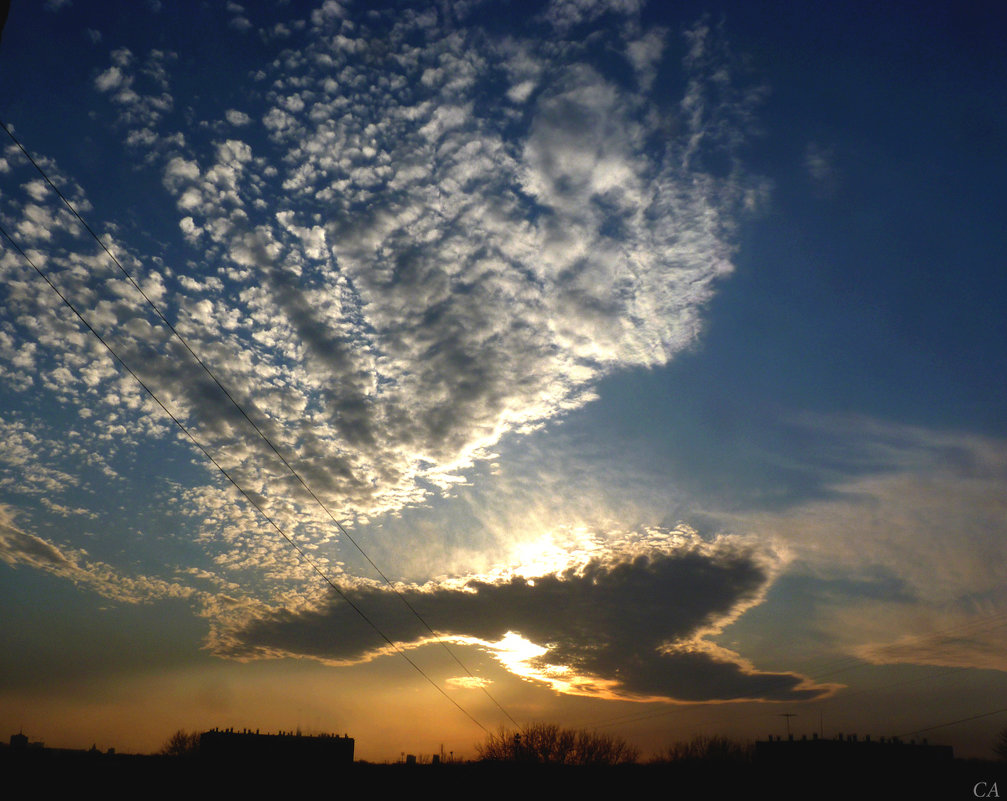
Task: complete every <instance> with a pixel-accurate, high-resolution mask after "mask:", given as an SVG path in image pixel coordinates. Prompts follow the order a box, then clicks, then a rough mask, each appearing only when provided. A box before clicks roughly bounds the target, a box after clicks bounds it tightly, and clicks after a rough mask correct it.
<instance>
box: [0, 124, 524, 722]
mask: <svg viewBox="0 0 1007 801" xmlns="http://www.w3.org/2000/svg"><path fill="white" fill-rule="evenodd" d="M0 127H3V129H4V131H5V132H6V134H7V136H8V137H10V139H11V141H12V142H13V143H14V144H15V145H16V146H17V148H18V149H19V150H20V151H21V153H22V154H23V155H24V156H25V158H27V159H28V161H29V162H30V163H31V165H32V166H33V167H34V168H35V170H36V171H37V172H38V173H39V175H41V176H42V178H43V180H44V181H45V182H46V183H47V184H48V185H49V187H50V188H51V189H52V190H53V191H54V192H55V193H56V196H57V197H58V198H59V199H60V200H61V201H62V202H63V204H64V205H65V206H66V207H67V209H68V210H69V211H70V213H71V214H72V215H73V216H74V217H75V218H76V219H77V221H78V222H79V223H80V224H81V225H82V226H83V227H84V230H86V231H87V232H88V234H90V235H91V237H92V238H93V239H94V240H95V242H97V243H98V245H99V246H100V247H101V249H102V250H103V251H104V252H105V254H106V255H107V256H108V257H109V259H111V260H112V262H113V263H114V264H115V265H116V267H118V268H119V271H120V272H121V273H122V274H123V275H124V276H125V277H126V280H127V281H128V282H129V284H130V285H131V286H132V287H133V289H135V290H136V291H137V292H138V293H139V295H140V296H141V297H142V298H143V299H144V301H146V303H147V305H148V306H150V308H151V309H152V310H153V312H154V314H155V315H156V316H157V318H158V319H159V320H160V321H161V323H162V324H163V325H164V326H165V327H166V328H167V329H168V331H169V332H171V334H172V336H174V337H175V338H176V339H177V340H178V341H179V343H181V345H182V347H183V348H185V350H186V351H187V352H188V353H189V355H190V356H192V358H193V360H194V361H195V362H196V364H198V365H199V367H200V368H202V370H203V372H205V373H206V375H207V376H208V377H209V378H210V380H211V381H213V383H214V384H215V385H216V386H217V388H218V389H219V390H220V391H221V392H222V393H223V394H224V396H225V397H226V398H227V400H228V401H229V402H230V403H231V404H232V405H233V406H234V407H235V408H236V409H237V410H238V412H239V413H240V414H241V416H242V417H243V418H244V419H245V420H246V421H247V422H248V424H249V425H250V426H251V427H252V429H253V430H254V431H255V433H256V434H258V435H259V437H260V438H261V439H262V441H263V442H264V443H265V444H266V445H267V446H268V447H269V449H270V450H271V451H272V452H273V453H274V454H275V455H276V456H277V458H279V460H280V461H281V462H282V463H283V465H284V467H286V468H287V470H288V471H289V472H290V474H291V475H292V476H293V477H294V478H295V479H296V480H297V482H298V483H299V484H300V485H301V487H302V488H303V489H304V490H305V491H306V492H307V493H308V495H310V496H311V498H312V500H314V502H315V503H316V504H317V505H318V506H319V507H320V508H321V509H322V511H324V512H325V514H326V516H327V517H328V518H329V519H330V520H331V521H332V523H333V524H334V525H335V526H336V528H337V529H338V530H339V532H340V533H341V534H342V535H343V536H344V537H345V538H346V539H347V540H348V541H349V542H350V543H351V544H352V545H353V547H354V548H356V549H357V551H358V552H359V553H360V555H361V556H363V558H364V559H365V560H366V561H367V563H368V564H369V565H370V566H371V567H372V568H373V569H374V571H375V572H376V573H377V574H378V576H380V577H381V579H382V581H384V583H385V584H386V585H387V586H388V587H389V589H390V590H391V591H392V592H393V593H394V594H395V595H396V596H397V597H398V598H399V600H400V601H401V602H402V603H403V604H404V605H405V606H406V608H407V609H408V610H409V612H410V613H411V614H412V615H413V616H414V617H415V618H416V619H417V620H418V621H419V622H420V623H421V624H422V625H423V627H424V628H425V629H426V630H427V631H428V632H429V633H430V634H431V636H433V637H434V639H435V640H436V641H437V642H438V643H439V644H440V645H441V646H442V647H443V648H444V649H445V650H446V651H447V652H448V654H449V655H450V656H451V658H452V659H453V660H454V661H455V663H456V664H457V665H458V666H459V667H460V668H461V669H462V670H463V671H464V672H465V674H466V675H467V676H469V677H470V678H475V676H474V675H473V673H472V671H471V670H469V668H468V667H467V666H466V665H465V664H464V663H463V662H462V661H461V659H460V658H459V657H458V655H457V654H456V653H455V652H454V651H453V650H452V649H451V648H450V647H449V646H448V644H447V642H445V640H444V639H443V638H442V637H441V635H439V634H438V633H437V632H436V631H435V630H434V629H433V627H432V626H431V625H430V624H429V623H428V622H427V620H426V619H425V618H424V617H423V616H422V615H421V614H420V612H419V610H417V609H416V607H415V606H413V604H411V603H410V602H409V599H408V598H406V597H405V595H403V594H402V592H401V591H400V590H399V589H398V587H396V586H395V584H394V583H393V582H392V581H391V579H389V578H388V576H387V575H385V573H384V571H382V570H381V568H380V567H378V565H377V564H376V563H375V562H374V560H373V559H371V557H370V556H369V555H368V554H367V552H366V551H364V549H363V547H361V545H360V544H359V543H358V542H357V540H356V539H355V538H354V537H353V536H352V535H351V534H350V533H349V531H347V530H346V528H345V526H344V525H343V524H342V523H341V522H340V520H339V519H338V518H337V517H336V516H335V515H334V514H333V513H332V511H331V510H330V509H329V508H328V506H327V505H326V504H325V503H324V502H323V501H322V499H321V498H319V497H318V495H317V494H316V493H315V492H314V490H312V489H311V487H310V486H308V484H307V482H306V481H305V480H304V479H303V478H302V477H301V475H300V473H299V472H298V471H297V470H296V469H295V468H294V466H293V465H291V463H290V462H289V460H288V459H287V458H286V457H285V456H284V455H283V454H282V453H281V452H280V451H279V449H278V448H277V447H276V445H274V444H273V442H272V440H271V439H270V438H269V436H267V434H266V433H265V432H264V431H263V430H262V428H261V427H260V426H259V425H258V424H257V423H256V422H255V421H254V420H253V419H252V418H251V417H250V416H249V414H248V413H247V412H246V411H245V409H244V407H243V406H242V405H241V404H240V403H239V402H238V401H237V399H235V397H234V396H233V395H232V394H231V392H230V391H229V390H228V389H227V388H226V387H225V386H224V384H223V383H222V382H221V381H220V379H218V378H217V376H216V374H215V373H214V372H213V371H212V370H211V369H210V367H209V366H208V365H207V364H206V362H204V361H203V359H202V358H200V356H199V355H198V354H197V353H196V352H195V350H193V348H192V347H191V346H190V345H189V343H188V341H187V340H186V338H185V337H183V336H182V335H181V333H179V331H178V329H177V328H176V327H175V326H174V325H173V324H172V323H171V321H169V320H168V318H167V317H165V315H164V313H163V312H162V311H161V310H160V308H159V307H158V306H157V304H156V303H155V302H154V301H153V300H151V298H150V296H149V295H148V294H147V293H146V292H145V291H144V290H143V288H142V287H141V286H140V285H139V284H138V283H137V282H136V280H135V279H134V278H133V276H132V274H131V273H130V272H129V271H128V270H127V269H126V268H125V267H124V266H123V265H122V263H121V262H120V261H119V259H118V258H116V256H115V254H114V253H112V251H111V250H109V248H108V247H107V246H106V245H105V243H104V242H103V241H102V240H101V238H100V237H99V236H98V235H97V234H96V233H95V231H94V229H93V228H91V226H90V225H88V223H87V221H86V220H85V219H84V218H83V217H82V216H81V215H80V213H79V212H78V211H77V209H76V208H75V207H74V205H73V204H72V203H71V202H70V201H69V200H68V199H67V197H66V196H65V195H64V194H63V192H62V191H61V190H60V189H59V187H58V186H57V185H56V184H55V183H54V182H53V181H52V179H50V177H49V175H48V174H47V173H46V172H45V170H43V169H42V167H41V166H40V165H39V164H38V162H37V161H35V159H34V158H32V156H31V154H30V153H29V152H28V151H27V149H26V148H25V147H24V145H22V144H21V142H20V140H19V139H18V138H17V137H16V136H15V135H14V133H13V131H11V130H10V128H9V127H8V126H7V124H6V123H5V122H4V121H2V120H0ZM480 689H481V690H482V691H483V693H484V694H485V695H486V697H487V698H489V700H490V701H492V703H493V704H494V705H495V706H496V707H497V708H498V709H499V710H500V711H501V712H502V713H503V714H504V716H505V717H506V718H507V719H508V720H510V722H511V723H513V724H514V725H515V726H518V727H520V726H519V724H518V722H517V721H516V720H515V719H514V718H513V717H512V716H511V714H510V713H509V712H508V711H507V710H506V709H505V708H504V707H503V705H502V704H501V703H500V702H499V701H498V700H497V699H496V698H495V697H494V696H493V695H492V694H491V693H490V692H489V690H487V689H486V687H485V686H483V685H480Z"/></svg>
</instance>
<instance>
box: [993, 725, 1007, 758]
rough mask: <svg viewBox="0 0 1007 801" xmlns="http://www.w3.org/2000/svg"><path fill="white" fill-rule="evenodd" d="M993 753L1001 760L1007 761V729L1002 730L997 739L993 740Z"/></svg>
mask: <svg viewBox="0 0 1007 801" xmlns="http://www.w3.org/2000/svg"><path fill="white" fill-rule="evenodd" d="M993 753H994V754H996V755H997V757H998V758H999V759H1002V760H1004V761H1007V729H1000V732H999V734H997V736H996V739H994V740H993Z"/></svg>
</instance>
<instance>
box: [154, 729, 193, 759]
mask: <svg viewBox="0 0 1007 801" xmlns="http://www.w3.org/2000/svg"><path fill="white" fill-rule="evenodd" d="M198 750H199V732H195V731H194V732H187V731H186V730H185V729H179V730H178V731H176V732H175V733H174V734H173V735H171V737H169V738H168V740H167V741H166V742H165V744H164V745H163V746H161V751H160V753H162V754H164V755H165V756H175V757H187V756H193V755H194V754H195V753H196V751H198Z"/></svg>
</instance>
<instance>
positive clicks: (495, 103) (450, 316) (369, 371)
mask: <svg viewBox="0 0 1007 801" xmlns="http://www.w3.org/2000/svg"><path fill="white" fill-rule="evenodd" d="M559 8H560V7H559V6H557V7H556V8H554V9H553V10H552V11H551V12H550V13H547V14H545V15H543V16H542V17H540V18H537V19H535V20H533V21H530V22H529V28H528V30H529V31H530V32H531V31H533V32H535V33H537V34H539V38H532V37H531V36H526V37H525V38H520V39H517V38H514V37H512V36H509V37H498V36H494V35H493V33H492V32H491V31H488V30H485V29H483V28H481V27H480V26H479V25H475V24H474V25H465V24H464V23H463V22H459V21H458V19H457V18H452V19H445V18H443V17H442V16H441V15H440V14H439V13H437V12H436V11H435V10H433V9H430V8H422V9H419V10H416V9H410V8H405V9H401V8H400V9H396V10H395V12H394V13H391V12H386V11H381V12H374V13H371V11H373V10H371V11H369V12H368V13H366V14H362V15H359V18H354V17H353V15H354V14H355V13H356V12H354V11H352V10H347V9H343V8H342V7H338V6H337V5H335V4H325V5H323V6H322V7H321V8H320V9H318V10H317V11H316V12H315V13H312V14H311V15H309V16H308V17H307V18H306V19H305V20H302V21H301V24H299V25H297V26H293V27H294V29H296V30H297V31H298V33H297V34H296V38H297V42H296V46H294V45H295V43H291V46H290V49H286V50H282V51H280V52H279V53H278V55H277V56H276V58H275V59H274V60H273V61H272V63H270V64H268V65H264V68H263V70H262V72H261V74H260V76H259V77H260V79H261V81H262V85H263V90H262V92H261V95H260V102H259V106H258V107H249V108H247V109H233V108H232V109H228V110H227V111H226V116H227V118H228V120H230V121H232V122H234V124H237V122H235V121H240V122H241V123H242V124H243V125H242V128H241V130H240V132H238V131H235V129H233V128H232V129H231V130H230V131H229V132H227V133H226V134H225V135H224V136H222V138H221V139H220V140H218V141H215V142H212V143H209V144H207V145H206V146H200V145H199V144H196V143H193V144H189V143H188V140H187V139H186V138H185V137H183V136H180V135H179V134H178V133H172V132H171V131H170V129H169V127H168V126H167V122H168V121H169V120H170V119H171V113H170V112H171V108H172V105H171V103H170V102H169V99H170V94H169V93H168V89H169V82H168V77H166V76H167V68H168V66H169V65H170V63H171V58H170V56H169V55H167V54H163V53H159V54H157V55H156V63H157V66H158V68H159V71H158V72H157V73H156V80H154V81H151V80H150V79H148V78H147V77H145V76H146V73H137V74H136V75H134V74H133V73H131V72H129V69H130V65H131V64H133V63H134V62H135V63H140V61H141V59H139V58H137V59H134V60H127V59H125V58H124V57H122V55H121V54H120V53H114V54H113V61H114V62H115V63H114V64H113V65H112V66H113V67H116V68H117V69H118V70H120V73H121V83H123V84H127V83H128V84H129V85H130V86H132V87H135V88H134V89H133V90H132V92H133V93H132V95H131V96H130V97H129V98H122V97H119V96H116V97H114V98H113V101H114V104H115V105H117V106H118V107H120V110H121V119H120V122H121V124H122V126H123V128H124V131H125V135H126V139H127V141H128V142H132V143H134V145H135V146H136V147H137V148H139V149H144V150H145V153H144V158H145V160H146V161H148V163H151V164H159V165H160V167H159V169H161V170H162V177H163V185H164V188H165V189H166V190H167V191H168V192H169V194H170V196H171V197H172V198H173V199H174V201H175V204H176V207H177V213H178V218H179V220H178V222H179V226H180V230H181V231H182V233H183V234H184V236H185V237H186V238H187V239H188V240H189V241H190V242H192V243H193V244H194V245H196V246H198V248H199V249H200V251H201V252H202V253H203V254H205V255H204V256H203V258H204V259H205V261H206V263H216V264H220V265H221V266H220V268H219V270H217V271H216V273H215V274H211V275H207V274H199V273H193V274H191V275H186V276H183V277H181V279H180V280H179V282H178V286H177V287H176V288H175V289H176V295H175V297H176V298H177V299H178V302H179V328H180V329H181V330H183V331H184V332H185V334H186V335H187V336H188V337H189V338H190V340H191V341H192V342H193V343H194V344H195V345H197V347H198V348H199V350H200V352H201V353H204V354H206V355H207V357H208V360H209V361H211V362H212V363H213V364H215V365H221V368H220V369H221V372H222V373H223V374H224V375H225V377H226V382H227V384H228V386H230V387H232V388H234V390H235V392H236V393H237V394H238V395H240V397H242V398H244V399H246V401H247V402H248V403H249V405H251V406H253V407H255V408H257V409H259V410H261V413H262V415H263V416H265V417H268V418H269V419H270V420H271V421H272V423H273V426H272V428H271V433H272V434H273V435H274V436H275V437H276V439H277V440H278V444H280V445H282V446H283V448H284V449H285V451H286V452H287V453H290V454H292V455H293V456H294V457H295V459H296V461H297V463H298V464H299V465H302V466H303V468H304V470H305V472H306V474H307V475H308V477H309V478H310V479H311V483H312V486H313V488H315V489H316V490H317V491H319V492H321V493H322V494H323V495H325V496H326V497H327V498H329V499H331V500H333V501H335V502H338V503H339V504H340V506H341V508H342V509H343V510H345V511H346V512H347V513H351V512H357V513H360V514H374V513H379V512H383V511H388V510H393V509H397V508H400V507H401V506H403V505H404V504H409V503H415V502H420V501H422V500H423V499H424V498H426V497H428V496H429V495H430V493H431V492H438V491H443V490H445V489H448V488H449V487H450V486H452V485H453V484H454V483H456V482H457V481H458V480H459V474H460V472H461V471H463V470H465V469H466V468H468V467H469V466H471V465H472V464H473V462H474V461H476V460H479V459H481V458H484V457H485V456H486V455H487V454H488V453H489V451H488V449H489V448H491V447H492V446H493V445H494V443H496V442H497V441H498V440H499V439H500V437H501V436H502V435H504V434H505V433H508V432H522V431H528V430H532V429H534V428H536V427H538V426H540V425H541V424H542V423H543V422H545V421H547V420H549V419H550V418H553V417H556V416H557V415H561V414H563V413H564V412H565V411H567V410H569V409H571V408H575V407H577V406H579V405H582V404H583V403H585V402H586V401H588V400H589V399H590V398H591V397H592V387H593V385H594V383H595V382H596V381H597V379H599V378H600V377H601V376H603V375H605V374H608V373H610V372H612V371H613V370H617V369H622V368H627V367H633V366H653V365H658V364H663V363H665V362H667V361H668V360H669V359H671V358H672V357H673V356H674V354H675V353H677V352H678V351H680V350H681V349H682V348H684V347H686V346H688V345H689V344H690V343H691V342H693V340H694V338H695V336H696V334H697V332H698V330H699V328H700V323H701V320H700V315H701V311H702V307H703V305H704V304H705V302H706V301H707V300H708V299H709V298H710V297H711V295H712V292H713V286H714V282H715V280H716V279H717V278H718V277H721V276H723V275H725V274H727V273H729V272H730V270H731V269H732V268H731V262H730V257H731V245H730V235H731V230H732V227H733V216H734V214H735V213H736V212H737V210H738V208H739V207H740V205H741V204H742V203H743V202H744V198H745V196H746V193H747V192H749V191H750V189H751V187H750V186H749V183H748V182H747V179H745V178H743V177H742V175H741V174H740V173H739V172H737V171H732V172H730V174H727V175H724V174H720V175H719V176H718V177H714V176H713V175H712V174H710V173H708V172H706V171H704V169H703V168H702V166H701V163H702V159H700V158H698V156H697V153H698V151H699V150H701V149H702V143H708V144H709V148H710V149H711V150H721V149H725V148H728V146H729V143H728V139H726V138H725V137H724V136H723V135H722V132H723V130H724V129H725V128H726V127H734V126H736V125H739V124H740V120H742V118H743V116H744V115H743V113H742V111H743V109H744V108H746V107H747V106H746V104H747V103H748V102H749V98H747V97H746V95H745V94H744V93H742V92H736V93H734V94H732V93H731V92H729V91H727V90H726V89H725V88H724V87H723V86H720V87H719V88H718V103H716V104H715V103H712V102H706V101H704V100H703V93H704V87H706V85H707V83H708V81H707V79H706V77H705V72H707V71H714V70H719V71H720V74H721V75H722V76H723V75H724V74H726V73H725V72H724V70H725V65H724V64H723V63H717V64H716V65H714V64H712V63H710V61H711V59H710V57H709V55H708V54H709V53H710V52H716V48H711V46H710V40H711V39H712V38H714V37H713V33H712V32H711V31H709V30H708V29H707V28H706V27H704V26H703V25H699V26H697V28H696V29H695V30H693V31H691V32H690V37H689V38H688V39H683V40H682V41H685V42H686V43H687V44H688V47H687V50H689V54H688V57H687V58H686V62H687V65H688V67H687V68H688V70H689V71H690V72H689V75H690V78H689V80H688V81H687V84H686V86H687V89H686V97H684V98H683V99H682V103H681V105H680V107H675V106H674V105H673V104H669V103H668V102H667V98H662V99H661V103H655V102H654V100H655V98H654V96H653V95H652V86H651V85H652V76H653V70H654V68H655V62H656V59H658V58H659V57H660V52H661V51H660V48H659V47H658V46H657V43H656V41H655V39H654V33H653V32H651V33H650V34H647V33H646V32H641V31H640V30H639V28H640V26H639V21H638V20H636V18H635V13H636V12H635V10H634V9H635V7H634V6H633V4H630V5H628V6H626V8H622V7H618V6H617V7H613V8H609V7H608V6H607V5H606V4H599V5H598V7H597V9H595V10H594V11H593V12H592V14H589V15H586V16H585V15H584V14H580V15H575V17H576V18H573V17H570V15H569V14H559V11H558V9H559ZM600 14H601V15H607V16H605V19H606V20H608V22H607V23H606V24H605V25H603V26H601V28H599V30H598V31H597V32H596V33H597V36H600V37H602V38H603V39H604V40H605V41H604V46H602V47H600V49H599V46H600V44H601V43H600V42H595V43H593V44H592V45H591V46H588V45H585V44H584V43H583V42H582V41H581V40H582V35H581V34H582V33H583V32H582V31H579V30H578V29H577V28H576V25H579V24H582V23H584V22H585V20H588V21H589V20H590V19H594V18H597V17H598V16H599V15H600ZM557 15H558V16H557ZM611 15H615V17H614V19H615V21H616V22H618V23H619V24H609V23H611V22H612V20H610V19H609V16H611ZM560 19H562V24H560V23H559V22H557V20H560ZM554 23H555V25H558V27H555V26H554ZM623 23H625V24H623ZM571 26H573V27H571ZM648 36H649V38H648ZM284 41H285V42H286V40H284ZM641 42H645V43H646V45H647V46H646V47H644V46H643V45H642V44H641ZM644 51H646V52H644ZM612 53H615V54H616V61H617V62H619V63H618V64H616V67H617V68H616V69H615V72H613V64H612V55H611V54H612ZM700 53H702V54H706V55H704V56H703V57H702V58H701V57H700V56H699V54H700ZM600 54H604V57H602V55H600ZM644 56H646V57H644ZM151 58H154V56H152V57H151ZM620 59H621V61H619V60H620ZM149 61H150V58H148V59H147V62H149ZM626 68H628V69H629V73H628V74H629V75H630V76H631V80H629V81H628V82H627V80H626V79H625V72H624V70H625V69H626ZM110 69H111V67H110ZM616 74H618V75H621V76H622V77H621V78H617V77H616ZM632 76H635V77H632ZM145 80H146V81H147V82H148V83H151V85H150V87H148V88H147V89H146V90H144V89H143V88H142V87H141V83H142V82H143V81H145ZM102 88H103V87H102V86H98V89H102ZM501 91H502V92H503V94H502V96H501ZM725 98H727V99H726V100H725ZM152 109H153V110H154V111H153V112H152V111H151V110H152ZM154 112H156V113H154ZM162 115H163V116H162ZM151 119H154V120H155V121H156V122H157V123H158V125H159V127H158V128H157V129H156V130H157V137H156V141H155V140H151V141H149V142H148V140H150V136H151V133H152V132H153V131H154V130H155V129H154V128H153V127H152V123H151ZM246 120H247V121H249V124H247V125H245V124H244V123H245V121H246ZM676 128H677V129H680V130H681V131H682V133H681V135H680V136H679V137H677V138H676V137H670V136H668V132H669V131H671V130H673V129H676ZM238 133H240V134H241V135H242V136H243V137H245V138H243V139H236V138H228V137H233V136H235V135H237V134H238ZM741 133H742V131H740V130H739V131H738V138H739V139H740V136H741ZM145 143H146V144H145ZM122 313H125V312H124V311H123V312H122ZM150 337H154V335H153V334H150ZM145 369H146V370H147V372H149V373H150V375H149V376H147V377H149V378H150V380H151V381H152V382H153V383H154V384H155V385H158V386H170V387H171V391H172V400H173V404H174V406H175V407H176V408H178V409H179V410H180V412H181V413H184V414H186V415H188V416H189V417H190V418H193V419H199V420H200V421H201V425H202V427H203V432H204V434H205V435H206V436H207V437H210V438H213V439H214V442H213V444H214V446H215V447H216V448H218V449H228V450H230V451H231V454H232V455H233V456H234V457H235V458H236V459H237V460H238V461H240V462H241V466H240V468H239V472H240V473H242V474H244V475H245V476H247V477H248V481H249V482H251V483H256V482H257V481H261V483H263V484H264V483H265V481H264V480H262V478H263V473H262V465H263V463H264V462H265V463H267V464H268V460H265V459H263V458H262V457H263V454H262V453H261V450H260V449H259V448H258V447H256V446H249V445H248V444H247V443H244V442H240V441H239V440H238V439H236V434H235V432H236V430H238V429H237V428H236V427H235V426H234V425H233V423H234V421H233V420H232V419H231V417H230V416H229V415H228V413H226V412H225V411H223V407H222V406H219V405H215V404H213V403H211V402H210V401H209V398H210V396H211V395H212V393H210V392H207V391H206V387H205V381H198V380H182V379H183V378H184V376H183V375H182V372H183V371H182V370H181V368H178V367H176V366H168V365H166V364H157V363H151V364H149V366H147V367H146V368H145ZM240 436H241V437H244V432H243V431H242V432H241V434H240Z"/></svg>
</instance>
